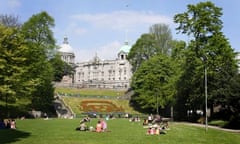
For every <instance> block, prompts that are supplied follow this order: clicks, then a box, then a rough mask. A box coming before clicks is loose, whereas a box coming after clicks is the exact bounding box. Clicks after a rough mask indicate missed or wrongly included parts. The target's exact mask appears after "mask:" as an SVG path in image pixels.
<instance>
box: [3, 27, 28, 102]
mask: <svg viewBox="0 0 240 144" xmlns="http://www.w3.org/2000/svg"><path fill="white" fill-rule="evenodd" d="M0 35H1V37H0V53H1V55H0V100H5V101H6V104H7V103H9V102H15V101H16V100H17V97H19V96H21V95H24V94H26V93H29V91H30V89H28V87H27V86H28V85H31V84H32V82H33V81H32V80H31V79H28V78H25V75H27V74H28V65H27V64H26V60H27V56H26V55H25V53H26V52H27V50H28V49H27V46H26V44H25V42H24V36H23V35H22V34H20V33H19V32H18V29H16V28H11V27H5V26H3V25H0Z"/></svg>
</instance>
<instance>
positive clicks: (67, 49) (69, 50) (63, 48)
mask: <svg viewBox="0 0 240 144" xmlns="http://www.w3.org/2000/svg"><path fill="white" fill-rule="evenodd" d="M59 52H64V53H74V52H73V48H72V47H71V46H70V45H69V44H68V39H67V37H64V41H63V44H61V45H60V49H59Z"/></svg>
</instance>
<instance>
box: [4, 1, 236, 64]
mask: <svg viewBox="0 0 240 144" xmlns="http://www.w3.org/2000/svg"><path fill="white" fill-rule="evenodd" d="M200 1H204V0H141V1H140V0H0V14H12V15H16V16H19V18H20V21H21V22H25V21H26V20H27V19H28V18H29V17H31V16H32V15H33V14H37V13H39V12H41V11H47V12H48V13H49V15H51V16H52V17H53V18H54V19H55V28H54V29H53V31H54V37H55V38H56V40H57V44H59V45H60V44H62V42H63V37H64V36H67V37H68V39H69V43H70V45H71V46H72V48H73V49H74V52H75V54H76V61H77V62H80V61H85V60H90V59H92V58H93V56H95V54H96V53H97V55H98V56H99V57H100V58H101V59H115V58H116V57H117V52H118V50H119V49H120V47H121V46H122V45H123V43H124V41H125V40H126V38H127V39H128V40H129V41H130V44H131V45H133V44H134V43H135V41H136V40H137V39H138V38H139V37H140V36H141V34H143V33H147V32H148V31H149V27H150V26H151V25H153V24H156V23H165V24H168V25H169V26H170V28H171V30H172V35H173V38H174V39H178V40H181V39H182V40H188V38H187V37H186V36H183V35H180V34H176V31H175V27H176V25H175V24H174V23H173V16H174V15H175V14H177V13H183V12H185V11H186V10H187V4H196V3H198V2H200ZM212 2H213V3H215V5H216V6H218V7H221V8H223V16H222V17H221V20H222V21H223V32H224V34H225V36H226V37H227V38H228V39H229V42H230V44H231V46H232V47H233V48H234V49H235V51H240V46H239V38H240V31H239V26H240V18H239V15H240V1H239V0H229V1H227V0H212ZM126 33H127V34H126Z"/></svg>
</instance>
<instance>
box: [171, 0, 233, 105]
mask: <svg viewBox="0 0 240 144" xmlns="http://www.w3.org/2000/svg"><path fill="white" fill-rule="evenodd" d="M221 10H222V9H221V8H218V7H216V6H215V5H214V4H213V3H212V2H200V3H198V4H196V5H188V10H187V12H185V13H182V14H177V15H175V17H174V20H175V22H176V23H178V24H179V26H178V27H177V30H179V31H180V32H182V33H184V34H187V35H189V36H190V37H191V36H192V37H193V39H192V40H191V41H190V43H189V46H188V54H187V56H186V64H185V65H184V67H185V72H184V74H183V75H182V77H181V79H180V80H179V94H180V95H179V97H181V96H183V95H184V98H185V100H186V101H185V103H182V105H184V106H186V105H188V106H189V108H191V109H194V108H195V109H197V108H201V107H204V105H205V103H204V96H205V95H204V69H205V68H206V69H207V79H208V81H207V86H208V103H209V106H210V107H212V106H213V105H219V104H220V105H225V102H224V101H226V100H227V97H228V95H229V94H230V93H229V85H230V80H231V78H232V77H234V76H235V75H236V74H237V63H236V60H235V53H234V51H233V49H232V48H231V46H230V44H229V42H228V40H227V39H226V38H225V36H224V35H223V33H222V32H221V29H222V21H221V20H220V17H221V15H222V12H221ZM201 58H204V61H202V60H201Z"/></svg>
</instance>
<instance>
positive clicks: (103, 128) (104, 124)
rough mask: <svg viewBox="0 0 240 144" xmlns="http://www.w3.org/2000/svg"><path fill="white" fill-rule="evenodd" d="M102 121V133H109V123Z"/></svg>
mask: <svg viewBox="0 0 240 144" xmlns="http://www.w3.org/2000/svg"><path fill="white" fill-rule="evenodd" d="M100 121H101V126H102V131H103V132H105V131H107V123H106V122H105V121H104V120H103V119H101V120H100Z"/></svg>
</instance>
